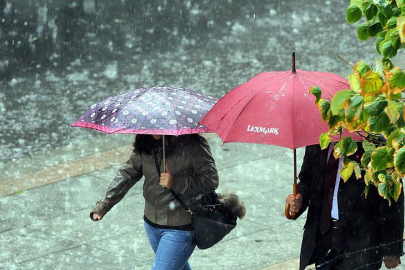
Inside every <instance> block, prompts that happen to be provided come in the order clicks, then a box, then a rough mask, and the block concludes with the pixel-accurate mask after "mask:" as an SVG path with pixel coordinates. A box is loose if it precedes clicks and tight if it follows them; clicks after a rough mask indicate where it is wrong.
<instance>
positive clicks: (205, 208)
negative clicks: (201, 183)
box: [170, 190, 237, 249]
mask: <svg viewBox="0 0 405 270" xmlns="http://www.w3.org/2000/svg"><path fill="white" fill-rule="evenodd" d="M170 191H171V192H172V194H173V196H174V197H175V198H176V199H177V200H178V201H179V203H180V204H181V206H183V208H184V209H186V210H187V212H189V213H190V214H191V220H192V223H193V227H194V231H195V233H194V236H193V242H194V244H196V245H197V247H198V248H199V249H207V248H210V247H212V246H213V245H215V244H216V243H218V242H219V241H221V240H222V239H223V238H224V237H225V236H226V235H227V234H228V233H230V232H231V231H232V230H233V229H234V228H235V227H236V218H237V217H236V215H234V214H232V213H231V212H230V211H229V210H228V209H226V208H225V207H224V206H223V205H222V204H221V203H220V202H219V199H218V194H217V193H216V192H215V191H213V192H211V193H207V194H204V196H203V199H202V201H201V204H200V206H198V207H197V208H196V209H194V210H191V209H190V207H188V206H187V205H186V204H185V203H184V202H183V201H182V200H181V199H180V198H179V197H178V196H177V194H176V193H174V192H173V191H172V190H170Z"/></svg>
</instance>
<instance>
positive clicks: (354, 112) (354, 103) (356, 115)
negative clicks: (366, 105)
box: [346, 95, 363, 122]
mask: <svg viewBox="0 0 405 270" xmlns="http://www.w3.org/2000/svg"><path fill="white" fill-rule="evenodd" d="M362 107H363V97H362V96H360V95H355V96H353V97H352V98H351V99H350V102H349V108H348V109H347V110H346V120H347V121H349V122H353V121H359V120H360V118H361V112H362Z"/></svg>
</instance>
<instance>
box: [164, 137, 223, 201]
mask: <svg viewBox="0 0 405 270" xmlns="http://www.w3.org/2000/svg"><path fill="white" fill-rule="evenodd" d="M194 145H195V146H194V149H193V151H192V153H191V154H190V156H191V158H192V161H191V164H192V167H193V172H194V173H193V175H187V176H173V184H172V186H171V189H172V190H173V191H174V192H175V193H177V194H186V193H187V194H189V195H198V194H203V193H209V192H212V191H214V190H215V189H216V188H217V187H218V182H219V178H218V172H217V169H216V166H215V161H214V158H213V157H212V155H211V150H210V147H209V145H208V142H207V140H206V139H205V138H200V143H196V144H194Z"/></svg>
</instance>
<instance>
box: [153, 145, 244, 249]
mask: <svg viewBox="0 0 405 270" xmlns="http://www.w3.org/2000/svg"><path fill="white" fill-rule="evenodd" d="M154 155H155V165H156V169H157V172H158V175H159V177H160V166H159V163H158V159H157V151H155V153H154ZM169 190H170V192H171V193H172V194H173V196H174V197H175V198H176V199H177V201H178V202H179V203H180V205H181V206H182V207H183V208H184V209H186V211H187V212H188V213H190V215H191V220H192V224H193V228H194V236H193V243H194V244H195V245H197V247H198V248H199V249H207V248H210V247H212V246H213V245H215V244H216V243H218V242H219V241H221V240H222V239H223V238H224V237H225V236H226V235H227V234H228V233H230V232H231V231H232V230H233V229H234V228H235V227H236V219H237V216H236V215H235V214H232V213H231V211H230V210H229V209H227V208H226V207H224V206H223V205H222V204H221V203H220V201H219V197H218V194H217V193H216V192H215V191H213V192H210V193H206V194H204V195H203V198H202V199H201V202H200V205H199V206H198V207H196V208H195V209H193V210H191V208H190V207H189V206H188V205H186V204H185V203H184V202H183V201H182V200H181V199H180V198H179V196H178V195H177V194H176V193H174V192H173V190H171V189H169Z"/></svg>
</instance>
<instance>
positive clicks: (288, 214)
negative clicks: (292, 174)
mask: <svg viewBox="0 0 405 270" xmlns="http://www.w3.org/2000/svg"><path fill="white" fill-rule="evenodd" d="M297 194H298V185H297V183H294V184H293V195H294V196H296V195H297ZM284 214H285V217H286V218H287V219H293V218H294V217H295V214H296V213H291V212H290V205H289V204H288V203H286V204H285V210H284Z"/></svg>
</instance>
